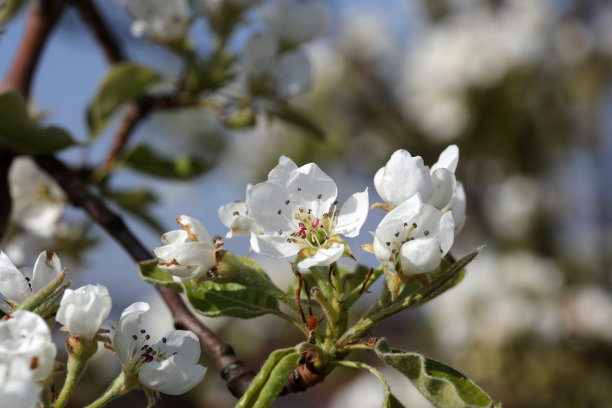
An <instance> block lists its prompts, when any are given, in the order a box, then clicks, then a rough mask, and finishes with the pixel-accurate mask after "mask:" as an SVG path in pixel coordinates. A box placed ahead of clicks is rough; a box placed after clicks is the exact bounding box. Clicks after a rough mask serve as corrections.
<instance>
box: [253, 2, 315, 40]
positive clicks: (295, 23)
mask: <svg viewBox="0 0 612 408" xmlns="http://www.w3.org/2000/svg"><path fill="white" fill-rule="evenodd" d="M264 18H265V19H266V21H267V23H268V25H269V26H270V27H271V28H272V29H273V30H274V32H275V34H276V35H277V36H278V37H279V38H280V40H281V41H282V42H283V43H285V44H288V45H292V46H295V45H300V44H302V43H305V42H308V41H310V40H312V39H314V38H315V37H316V36H317V35H319V34H320V33H321V31H323V28H324V27H325V20H326V11H325V7H324V6H323V5H322V4H321V3H319V2H316V1H308V2H299V1H295V0H276V4H275V8H274V11H273V12H272V13H269V14H267V15H265V16H264Z"/></svg>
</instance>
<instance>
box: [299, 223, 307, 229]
mask: <svg viewBox="0 0 612 408" xmlns="http://www.w3.org/2000/svg"><path fill="white" fill-rule="evenodd" d="M298 227H300V229H306V226H305V225H304V223H303V222H300V223H299V224H298Z"/></svg>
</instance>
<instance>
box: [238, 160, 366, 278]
mask: <svg viewBox="0 0 612 408" xmlns="http://www.w3.org/2000/svg"><path fill="white" fill-rule="evenodd" d="M336 196H337V187H336V183H334V181H333V180H332V179H331V178H330V177H329V176H328V175H327V174H325V173H324V172H323V171H322V170H321V169H320V168H319V167H318V166H317V165H316V164H314V163H309V164H306V165H304V166H302V167H299V168H298V167H297V165H296V164H295V163H294V162H293V161H292V160H291V159H289V158H288V157H285V156H281V158H280V159H279V163H278V165H277V166H276V167H275V168H274V169H272V170H271V171H270V173H269V174H268V181H266V182H263V183H259V184H256V185H255V186H253V187H252V188H250V189H249V190H248V191H247V199H246V208H247V209H248V215H249V217H250V218H251V219H252V220H253V221H254V222H255V223H256V224H257V225H259V227H260V228H261V230H262V233H261V234H257V233H254V232H252V233H251V246H252V247H253V250H255V252H257V253H260V254H262V255H266V256H269V257H272V258H287V257H291V256H294V255H296V254H298V252H300V251H302V250H306V255H307V257H306V259H303V260H302V261H301V262H300V263H299V264H298V267H299V268H305V269H307V268H309V267H311V266H316V265H321V266H323V265H330V264H331V263H333V262H335V261H336V260H338V259H339V258H340V257H341V256H342V255H343V253H344V251H345V246H344V243H342V241H341V239H340V238H339V237H338V234H340V235H344V236H345V237H349V238H352V237H355V236H357V235H358V234H359V230H360V229H361V226H362V225H363V223H364V222H365V219H366V217H367V213H368V192H367V189H366V190H364V191H363V192H360V193H355V194H353V195H352V196H351V197H350V198H349V199H348V200H347V201H346V203H345V204H344V205H343V206H342V208H341V209H340V210H338V209H337V204H338V201H337V200H336Z"/></svg>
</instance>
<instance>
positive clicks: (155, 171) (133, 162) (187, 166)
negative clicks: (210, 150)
mask: <svg viewBox="0 0 612 408" xmlns="http://www.w3.org/2000/svg"><path fill="white" fill-rule="evenodd" d="M122 164H123V165H124V166H127V167H129V168H131V169H133V170H136V171H139V172H141V173H145V174H150V175H152V176H156V177H162V178H177V179H189V178H194V177H198V176H200V175H202V174H203V173H205V172H206V171H207V170H208V169H209V168H210V166H208V165H206V164H204V163H203V161H202V160H201V159H198V158H195V157H190V156H179V157H176V158H174V159H166V158H163V157H160V156H159V155H158V154H157V153H155V152H154V151H153V150H151V149H150V148H148V147H147V146H144V145H138V146H136V147H135V148H134V150H132V151H131V152H129V153H128V154H127V155H126V156H125V157H123V158H122Z"/></svg>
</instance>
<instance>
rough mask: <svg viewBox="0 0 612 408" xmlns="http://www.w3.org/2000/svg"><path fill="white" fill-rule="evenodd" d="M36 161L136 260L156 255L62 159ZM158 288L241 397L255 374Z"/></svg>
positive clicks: (176, 322)
mask: <svg viewBox="0 0 612 408" xmlns="http://www.w3.org/2000/svg"><path fill="white" fill-rule="evenodd" d="M35 160H36V163H37V164H38V165H39V166H40V167H41V168H42V169H43V170H45V171H46V172H47V173H48V174H49V175H50V176H51V177H52V178H53V179H54V180H55V181H56V182H57V183H58V184H59V185H60V186H61V187H62V188H63V189H64V191H65V192H66V195H67V196H68V197H69V199H70V201H71V202H72V204H73V205H75V206H77V207H81V208H82V209H83V210H85V212H87V214H89V216H90V217H91V219H93V220H94V221H95V222H96V223H97V224H98V225H100V226H101V227H102V228H104V230H106V232H108V233H109V234H110V235H111V236H112V237H113V238H115V240H116V241H117V242H118V243H119V244H120V245H121V246H122V247H123V248H124V249H125V250H126V251H127V253H128V254H129V255H130V256H131V257H132V259H133V260H134V261H136V262H141V261H146V260H148V259H151V258H153V256H152V255H151V253H150V252H149V251H148V250H147V249H146V248H145V247H144V246H143V245H142V244H141V243H140V241H139V240H138V238H136V237H135V236H134V235H133V234H132V232H131V231H130V230H129V229H128V228H127V226H126V225H125V223H124V222H123V220H122V218H121V217H120V216H119V215H117V214H115V213H113V212H112V211H111V210H110V209H109V208H108V207H107V206H106V204H104V202H103V201H102V200H100V199H99V198H98V197H96V196H95V195H93V194H92V193H90V192H89V190H88V189H87V187H86V186H85V185H84V184H83V183H82V182H81V180H79V178H78V177H77V176H76V175H75V174H74V173H73V172H72V171H71V170H70V169H69V168H67V167H66V166H65V165H64V164H63V163H62V162H61V161H59V160H58V159H56V158H55V157H52V156H39V157H36V158H35ZM156 288H157V290H158V292H159V293H160V294H161V296H162V298H163V299H164V301H165V302H166V304H167V305H168V308H169V309H170V311H171V312H172V316H173V317H174V325H175V327H176V328H179V329H186V330H191V331H192V332H194V333H195V334H196V335H197V336H198V338H199V339H200V344H202V346H203V347H204V350H206V352H207V353H208V354H209V355H210V356H211V357H212V358H213V360H214V362H215V365H216V366H217V367H218V368H219V369H220V370H221V375H222V376H223V379H224V380H225V381H226V383H227V388H228V389H229V390H230V392H231V393H232V394H233V395H235V396H236V397H240V396H241V395H242V394H243V393H244V392H245V391H246V389H247V388H248V386H249V384H250V383H251V380H252V379H253V377H254V376H255V373H254V372H253V371H251V370H248V369H247V368H246V366H245V365H244V363H243V362H242V361H240V360H239V359H238V357H236V354H235V353H234V350H233V349H232V347H231V346H230V345H229V344H227V343H225V342H224V341H223V340H222V339H221V338H219V337H218V336H217V335H216V334H215V333H214V332H212V331H211V330H210V329H209V328H208V327H206V326H205V325H204V324H202V323H201V322H200V321H199V320H198V319H196V318H195V316H193V314H192V313H191V311H190V310H189V309H188V308H187V306H186V305H185V303H184V302H183V300H182V299H181V298H180V296H179V294H178V293H177V292H175V291H173V290H170V289H168V288H164V287H156Z"/></svg>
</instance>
